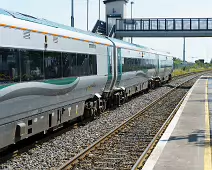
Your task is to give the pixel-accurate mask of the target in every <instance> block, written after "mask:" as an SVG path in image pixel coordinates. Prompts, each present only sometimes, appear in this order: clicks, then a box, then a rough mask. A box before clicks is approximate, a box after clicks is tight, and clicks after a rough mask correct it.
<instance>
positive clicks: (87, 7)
mask: <svg viewBox="0 0 212 170" xmlns="http://www.w3.org/2000/svg"><path fill="white" fill-rule="evenodd" d="M88 10H89V0H87V31H88V13H89V11H88Z"/></svg>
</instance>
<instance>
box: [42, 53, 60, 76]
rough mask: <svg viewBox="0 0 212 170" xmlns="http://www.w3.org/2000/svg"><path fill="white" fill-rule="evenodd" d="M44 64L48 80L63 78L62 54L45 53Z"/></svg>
mask: <svg viewBox="0 0 212 170" xmlns="http://www.w3.org/2000/svg"><path fill="white" fill-rule="evenodd" d="M44 62H45V64H44V69H45V78H46V79H51V78H60V77H62V72H61V70H62V69H61V68H62V67H61V53H60V52H45V54H44Z"/></svg>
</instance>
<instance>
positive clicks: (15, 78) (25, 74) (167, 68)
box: [0, 9, 173, 150]
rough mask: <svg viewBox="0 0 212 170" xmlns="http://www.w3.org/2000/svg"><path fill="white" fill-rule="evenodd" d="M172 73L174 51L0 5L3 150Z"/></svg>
mask: <svg viewBox="0 0 212 170" xmlns="http://www.w3.org/2000/svg"><path fill="white" fill-rule="evenodd" d="M172 71H173V56H172V55H171V54H170V53H168V52H160V51H157V50H154V49H152V48H149V47H146V46H142V45H137V44H132V43H128V42H125V41H122V40H119V39H115V38H111V37H107V36H103V35H98V34H95V33H92V32H89V31H83V30H80V29H77V28H73V27H70V26H66V25H63V24H59V23H56V22H53V21H49V20H46V19H42V18H37V17H34V16H31V15H27V14H23V13H20V12H14V11H8V10H5V9H0V150H3V149H5V148H7V147H8V146H10V145H13V144H16V143H17V142H19V141H21V140H24V139H26V138H29V137H31V136H33V135H35V134H38V133H48V132H49V131H52V130H54V129H57V128H59V127H61V126H62V125H63V124H64V123H67V122H70V121H73V120H76V119H79V120H81V119H83V118H85V117H91V118H93V117H95V115H97V114H99V113H101V112H104V110H105V109H107V108H110V107H118V106H120V105H121V104H122V103H124V102H125V101H126V100H127V99H128V98H129V97H130V96H132V95H134V94H136V93H139V92H142V91H146V90H148V89H150V88H155V87H157V86H160V84H161V83H164V82H167V81H169V80H171V78H172ZM123 114H124V113H123Z"/></svg>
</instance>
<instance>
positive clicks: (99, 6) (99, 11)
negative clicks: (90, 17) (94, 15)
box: [99, 0, 101, 20]
mask: <svg viewBox="0 0 212 170" xmlns="http://www.w3.org/2000/svg"><path fill="white" fill-rule="evenodd" d="M100 8H101V2H100V0H99V20H100V15H101V14H100V11H101V9H100Z"/></svg>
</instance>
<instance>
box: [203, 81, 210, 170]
mask: <svg viewBox="0 0 212 170" xmlns="http://www.w3.org/2000/svg"><path fill="white" fill-rule="evenodd" d="M210 142H211V141H210V116H209V107H208V80H206V87H205V155H204V170H212V159H211V145H210V144H211V143H210Z"/></svg>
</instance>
